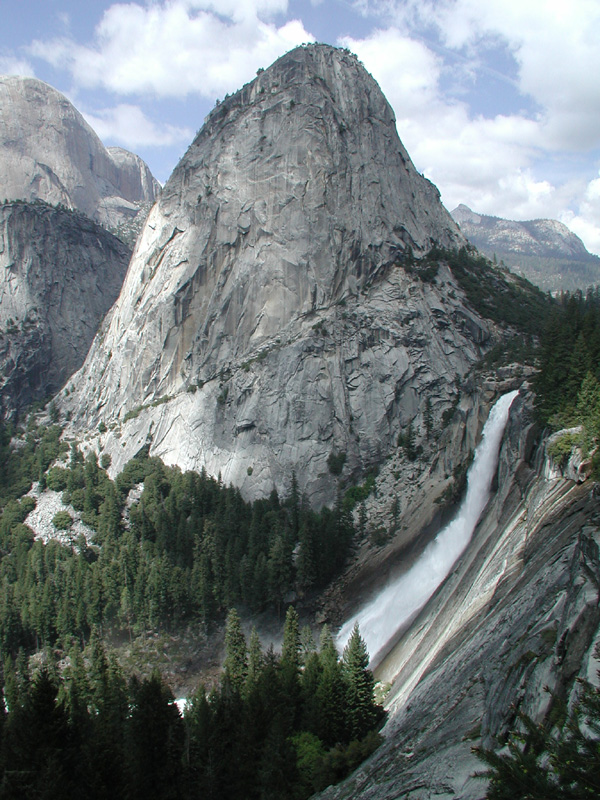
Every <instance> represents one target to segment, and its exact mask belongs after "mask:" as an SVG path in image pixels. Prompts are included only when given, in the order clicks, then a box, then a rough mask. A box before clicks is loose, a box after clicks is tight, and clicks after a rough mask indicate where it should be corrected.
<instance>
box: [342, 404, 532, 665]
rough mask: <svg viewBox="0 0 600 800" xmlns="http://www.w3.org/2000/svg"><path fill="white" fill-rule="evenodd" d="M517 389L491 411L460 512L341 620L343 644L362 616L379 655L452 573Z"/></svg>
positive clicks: (486, 487)
mask: <svg viewBox="0 0 600 800" xmlns="http://www.w3.org/2000/svg"><path fill="white" fill-rule="evenodd" d="M518 394H519V392H518V391H514V392H509V393H508V394H505V395H503V396H502V397H501V398H500V399H499V400H498V401H497V402H496V404H495V405H494V407H493V408H492V410H491V411H490V415H489V417H488V420H487V422H486V424H485V427H484V429H483V434H482V439H481V442H480V443H479V445H478V446H477V449H476V450H475V457H474V459H473V463H472V464H471V466H470V468H469V472H468V475H467V493H466V495H465V497H464V499H463V501H462V503H461V505H460V508H459V510H458V513H457V515H456V517H455V518H454V519H453V520H452V522H450V523H448V525H446V527H445V528H443V529H442V530H441V531H440V532H439V533H438V535H437V536H436V537H435V539H434V540H433V541H432V542H430V543H429V544H428V545H427V547H426V548H425V550H424V551H423V554H422V555H421V556H420V558H419V559H418V560H417V561H416V563H415V564H414V565H413V566H412V567H411V568H410V569H409V570H408V572H405V573H404V574H403V575H401V576H400V577H399V578H397V579H396V580H395V581H393V582H392V583H390V584H389V585H388V586H386V587H385V588H384V589H383V590H382V591H381V592H380V593H379V594H377V595H376V596H375V597H374V598H373V600H371V601H370V602H369V603H368V604H367V605H366V606H364V607H363V608H362V609H361V610H360V611H359V612H358V613H357V614H356V615H355V616H353V617H352V618H351V619H349V620H348V621H347V622H345V623H344V625H342V627H341V629H340V632H339V634H338V636H337V645H338V648H339V649H340V650H342V649H343V647H344V646H345V645H346V643H347V641H348V639H349V637H350V634H351V632H352V629H353V628H354V625H355V624H356V622H358V624H359V626H360V632H361V635H362V637H363V639H364V640H365V642H366V644H367V648H368V650H369V653H370V654H371V656H372V657H374V656H375V655H377V653H379V651H380V650H381V648H382V647H383V646H384V645H385V644H387V643H388V642H389V641H390V639H392V637H393V636H394V635H395V634H396V633H397V632H398V631H399V629H400V628H401V627H402V626H403V625H404V624H405V623H406V622H408V620H409V619H410V618H411V617H413V616H414V615H415V614H416V613H417V611H419V609H421V608H422V607H423V606H424V605H425V603H426V602H427V600H429V598H430V597H431V596H432V594H433V593H434V592H435V590H436V589H437V587H438V586H439V585H440V584H441V583H442V581H443V580H444V579H445V578H446V577H447V576H448V574H449V573H450V570H451V569H452V567H453V566H454V564H455V562H456V560H457V559H458V558H459V556H460V555H461V554H462V553H463V551H464V550H465V548H466V546H467V545H468V543H469V541H470V540H471V536H472V535H473V531H474V530H475V527H476V525H477V523H478V521H479V517H480V516H481V513H482V511H483V509H484V508H485V506H486V504H487V502H488V499H489V496H490V487H491V484H492V478H493V477H494V473H495V471H496V467H497V464H498V454H499V452H500V443H501V441H502V435H503V433H504V428H505V427H506V422H507V420H508V412H509V410H510V407H511V405H512V402H513V400H514V399H515V397H516V396H517V395H518Z"/></svg>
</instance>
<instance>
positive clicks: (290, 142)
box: [68, 45, 489, 504]
mask: <svg viewBox="0 0 600 800" xmlns="http://www.w3.org/2000/svg"><path fill="white" fill-rule="evenodd" d="M463 242H464V240H463V238H462V236H461V234H460V232H459V230H458V228H457V226H456V225H455V223H454V222H453V220H452V219H451V217H450V215H449V214H448V213H447V212H446V210H445V209H444V208H443V206H442V204H441V203H440V199H439V193H438V191H437V189H436V188H435V187H434V186H433V185H432V184H431V183H430V182H429V181H427V180H426V179H425V178H423V177H422V176H421V175H419V174H418V173H417V172H416V170H415V168H414V166H413V164H412V162H411V160H410V158H409V156H408V154H407V152H406V150H405V149H404V147H403V146H402V143H401V142H400V140H399V138H398V135H397V132H396V125H395V120H394V117H393V113H392V111H391V109H390V106H389V105H388V103H387V101H386V100H385V98H384V96H383V95H382V93H381V91H380V89H379V87H378V86H377V84H376V83H375V81H374V80H373V79H372V77H371V76H370V75H369V74H368V73H367V72H366V71H365V70H364V68H363V67H362V65H361V64H360V63H359V62H358V60H357V59H356V58H355V57H354V56H352V55H350V54H349V53H347V52H344V51H341V50H336V49H335V48H332V47H329V46H325V45H309V46H306V47H301V48H297V49H296V50H293V51H291V52H290V53H288V54H286V55H285V56H283V57H282V58H280V59H279V60H278V61H277V62H276V63H275V64H274V65H273V66H272V67H270V68H269V69H268V70H266V71H264V72H262V73H261V74H259V75H258V77H257V78H256V79H255V80H254V81H252V82H251V83H249V84H248V85H246V86H244V87H243V88H242V89H241V90H240V91H239V92H237V93H236V94H234V95H233V96H231V97H229V98H227V99H226V100H225V101H224V102H223V103H221V104H220V105H219V106H217V107H216V108H215V109H214V110H213V112H212V113H211V114H210V115H209V117H208V118H207V120H206V123H205V125H204V127H203V128H202V130H201V131H200V132H199V134H198V136H197V137H196V139H195V141H194V142H193V144H192V145H191V146H190V148H189V150H188V152H187V153H186V154H185V156H184V157H183V158H182V160H181V162H180V163H179V165H178V166H177V167H176V169H175V171H174V173H173V175H172V176H171V178H170V179H169V181H168V182H167V184H166V185H165V187H164V190H163V193H162V197H161V199H160V201H159V203H157V205H156V206H155V207H154V209H153V210H152V212H151V214H150V216H149V218H148V220H147V223H146V227H145V230H144V232H143V234H142V236H141V238H140V239H139V240H138V244H137V248H136V250H135V252H134V255H133V258H132V262H131V265H130V268H129V271H128V275H127V278H126V281H125V284H124V286H123V291H122V292H121V296H120V297H119V300H118V302H117V303H116V304H115V306H114V308H113V310H112V312H111V314H110V316H109V317H108V318H107V321H106V324H105V325H104V327H103V329H102V330H101V331H100V333H99V335H98V337H97V339H96V341H95V343H94V345H93V347H92V349H91V352H90V356H89V358H88V360H87V362H86V364H85V366H84V368H83V370H82V371H81V373H80V374H79V375H78V376H77V379H76V381H75V383H76V385H77V392H76V395H75V396H74V397H73V398H71V399H70V400H69V402H68V407H69V409H70V410H71V411H72V412H73V418H74V424H75V427H76V428H84V427H85V428H88V429H95V428H96V427H97V426H98V424H99V422H100V421H101V420H103V421H104V422H105V424H107V426H111V425H112V427H113V429H114V431H115V433H114V434H111V435H107V436H106V437H105V438H104V439H103V442H102V445H103V447H105V448H106V449H107V450H108V451H109V452H111V455H112V457H113V465H114V469H115V470H118V469H119V468H120V467H121V466H122V465H123V463H124V461H125V460H126V459H127V458H129V457H131V455H133V453H135V452H136V451H137V450H138V449H139V448H140V447H142V446H144V445H145V444H147V443H151V450H150V452H151V453H153V454H156V455H159V456H161V457H162V458H163V459H164V460H165V461H166V462H167V463H177V464H179V465H181V466H182V467H183V468H197V469H199V468H201V467H203V466H204V467H206V468H207V470H208V471H209V472H210V473H212V474H215V475H216V474H217V473H218V472H220V473H221V475H222V477H223V480H225V481H227V482H230V481H231V482H233V483H235V484H237V485H239V486H240V487H241V488H242V491H243V493H244V494H245V495H246V496H247V497H253V496H258V495H261V494H268V492H269V491H270V490H271V489H272V487H273V486H276V487H277V488H278V489H282V488H283V489H285V488H286V487H287V486H289V481H290V480H291V475H292V471H293V470H295V471H296V473H297V476H298V481H299V484H300V487H301V489H303V490H305V491H307V493H308V495H309V496H310V498H311V500H312V501H313V502H314V503H316V504H319V503H322V502H324V501H328V502H331V501H332V499H333V497H334V494H335V486H336V481H337V479H336V477H335V476H334V475H332V474H331V473H330V471H329V468H328V463H327V459H328V457H329V456H330V455H331V454H332V453H333V454H334V455H339V454H341V453H345V454H346V462H345V466H344V471H345V472H344V474H345V475H346V476H347V477H349V476H354V477H356V478H358V477H359V476H360V475H361V474H364V472H365V471H366V470H367V469H368V468H369V466H371V465H373V464H375V463H377V462H378V461H379V460H380V459H381V457H382V456H383V455H384V454H386V453H387V452H389V449H390V447H391V446H392V445H393V444H394V443H395V440H396V437H397V435H398V431H399V429H400V428H401V427H403V426H404V425H406V424H408V422H410V421H414V422H415V424H418V423H419V422H420V420H421V417H420V415H421V413H422V407H423V403H424V400H425V398H426V397H427V396H429V397H430V398H431V400H432V406H433V412H434V414H437V415H438V419H439V417H441V413H442V410H443V409H444V408H445V407H446V406H447V404H448V402H449V398H450V396H451V394H452V389H451V386H452V384H453V383H454V381H455V379H456V376H457V375H458V376H461V375H464V374H465V373H466V372H467V371H468V370H469V369H470V368H471V366H472V365H473V363H474V362H475V361H476V360H477V359H478V358H479V357H480V355H481V346H482V344H484V343H485V341H486V340H487V338H488V336H489V329H488V325H487V323H485V322H483V321H482V320H481V319H480V318H479V317H478V316H477V315H476V314H475V313H474V312H473V311H472V310H471V309H469V308H468V306H467V305H466V304H465V302H464V296H463V295H462V293H461V291H460V289H459V288H458V287H457V285H456V284H455V282H454V279H453V277H452V275H451V273H450V272H449V271H448V270H447V269H446V270H445V269H443V268H441V269H440V270H439V272H438V274H437V277H435V279H434V280H431V281H428V282H427V281H421V280H416V279H415V277H414V276H413V275H411V274H410V273H409V271H408V270H407V269H405V268H404V267H403V265H405V264H407V263H410V261H411V258H412V254H413V253H414V254H415V255H423V254H424V253H426V252H427V251H428V250H429V249H430V248H431V246H432V245H433V244H434V243H437V244H439V245H441V246H443V247H452V246H457V245H460V244H462V243H463ZM157 401H159V402H157ZM116 434H119V438H117V435H116Z"/></svg>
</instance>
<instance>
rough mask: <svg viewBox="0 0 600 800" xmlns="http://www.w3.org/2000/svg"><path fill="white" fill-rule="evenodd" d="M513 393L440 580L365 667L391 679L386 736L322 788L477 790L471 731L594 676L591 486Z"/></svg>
mask: <svg viewBox="0 0 600 800" xmlns="http://www.w3.org/2000/svg"><path fill="white" fill-rule="evenodd" d="M537 437H538V432H537V431H536V428H535V425H534V423H533V416H532V412H531V396H530V395H528V394H527V392H526V391H525V390H524V396H523V397H521V398H517V400H516V401H515V403H514V405H513V408H512V410H511V416H510V418H509V423H508V426H507V430H506V432H505V440H504V444H503V447H502V450H501V454H500V462H499V465H498V476H497V491H496V494H495V496H494V498H493V499H492V500H491V501H490V503H489V505H488V507H487V509H486V512H485V513H484V516H483V518H482V519H481V521H480V524H479V526H478V528H477V530H476V532H475V535H474V538H473V540H472V541H471V543H470V545H469V546H468V548H467V550H466V552H465V553H464V555H463V556H462V557H461V559H460V561H459V562H458V563H457V565H456V566H455V568H454V570H453V572H452V573H451V574H450V576H449V577H448V578H447V580H446V581H445V582H444V583H443V584H442V585H441V586H440V588H439V589H438V591H437V592H436V593H435V594H434V596H433V597H432V598H431V600H430V601H429V602H428V603H427V604H426V605H425V606H424V608H423V609H422V610H421V612H420V613H419V614H418V616H417V618H416V619H415V620H414V621H413V622H412V623H411V624H410V626H409V627H408V629H407V630H406V631H405V632H404V633H402V635H401V636H400V638H399V640H398V641H397V643H396V645H395V646H394V647H392V649H391V650H390V652H389V653H388V655H387V657H386V658H384V659H383V661H381V663H380V664H379V665H378V667H377V669H376V675H377V677H378V678H379V679H380V680H381V681H382V682H384V683H385V684H389V685H390V687H391V688H390V691H389V694H388V698H387V706H388V708H389V711H390V718H389V721H388V723H387V725H386V728H385V729H384V734H385V741H384V743H383V745H382V746H381V748H380V749H379V750H378V751H377V752H376V753H375V754H374V756H373V757H372V758H371V759H370V760H369V761H368V762H366V763H365V765H363V766H362V767H361V768H360V769H359V771H358V772H357V773H355V774H354V775H353V776H352V778H351V779H349V781H348V782H346V783H345V784H342V785H340V786H339V787H335V788H332V789H329V790H327V791H326V792H325V793H323V795H322V796H323V798H327V800H333V798H341V797H343V798H346V799H349V798H353V797H357V798H358V797H360V798H361V800H365V799H367V798H370V799H372V800H387V799H389V800H391V798H394V800H396V799H397V798H413V800H416V798H420V799H421V800H425V798H436V800H442V798H443V799H444V800H446V799H447V800H450V798H453V800H476V799H478V798H482V797H483V796H484V794H485V781H482V780H481V779H479V778H475V777H473V776H474V773H476V772H478V771H482V770H483V769H484V767H483V765H482V763H481V762H479V761H478V759H477V758H476V756H475V755H474V754H473V752H472V747H473V746H474V745H480V744H482V745H483V746H485V747H494V748H500V747H501V746H502V744H503V743H504V741H505V738H506V735H507V733H508V732H509V731H510V730H511V729H512V728H513V726H514V725H515V723H516V720H517V712H518V711H524V712H525V713H527V714H529V715H530V716H532V717H533V718H534V719H536V720H539V721H542V720H543V719H544V718H545V717H546V715H547V714H548V712H549V710H550V707H551V704H552V697H551V695H550V694H549V693H548V692H546V691H545V690H544V687H546V686H547V687H549V689H550V690H551V691H552V692H553V693H555V694H556V695H558V696H559V697H562V698H563V699H568V698H569V697H570V696H571V693H572V692H573V691H574V690H575V687H576V678H577V677H583V678H586V679H588V680H592V681H595V680H596V679H597V676H596V670H597V668H598V662H597V660H596V659H595V658H594V651H595V647H596V645H597V644H598V641H600V610H599V601H600V556H599V551H598V545H599V543H600V513H599V510H598V509H599V506H598V497H597V488H595V487H594V485H591V484H590V483H583V484H577V483H576V482H573V481H569V480H565V479H564V478H562V476H561V475H560V474H559V473H558V471H557V470H556V469H555V468H554V467H553V466H552V464H551V462H549V461H548V459H547V458H546V457H545V445H544V442H543V441H542V442H541V443H539V442H538V441H537Z"/></svg>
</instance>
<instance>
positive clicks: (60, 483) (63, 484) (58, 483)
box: [46, 467, 69, 492]
mask: <svg viewBox="0 0 600 800" xmlns="http://www.w3.org/2000/svg"><path fill="white" fill-rule="evenodd" d="M68 478H69V474H68V471H67V470H66V469H63V468H62V467H52V469H50V470H48V474H47V476H46V486H47V487H48V488H49V489H52V491H53V492H62V491H64V490H65V489H66V488H67V481H68Z"/></svg>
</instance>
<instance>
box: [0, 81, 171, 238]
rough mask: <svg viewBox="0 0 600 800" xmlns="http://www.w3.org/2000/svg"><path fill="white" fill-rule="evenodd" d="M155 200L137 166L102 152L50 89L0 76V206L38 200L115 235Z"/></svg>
mask: <svg viewBox="0 0 600 800" xmlns="http://www.w3.org/2000/svg"><path fill="white" fill-rule="evenodd" d="M159 192H160V186H159V184H158V183H157V181H156V180H155V179H154V178H153V176H152V173H151V172H150V170H149V168H148V166H147V165H146V164H145V163H144V162H143V161H142V159H141V158H139V156H136V155H134V154H133V153H130V152H128V151H127V150H123V149H122V148H120V147H115V148H108V149H107V148H106V147H105V146H104V145H103V144H102V142H101V141H100V139H99V138H98V136H97V135H96V134H95V133H94V131H93V130H92V129H91V128H90V126H89V125H88V124H87V122H86V121H85V120H84V118H83V117H82V115H81V114H80V113H79V111H77V109H76V108H74V106H73V105H72V104H71V103H70V102H69V101H68V100H67V98H66V97H64V95H62V94H61V93H60V92H57V91H56V89H53V88H52V87H51V86H48V84H46V83H43V81H40V80H37V79H36V78H22V77H18V76H16V75H3V76H0V201H1V200H3V199H6V200H26V201H33V200H43V201H44V202H46V203H50V204H51V205H63V206H66V207H67V208H71V209H77V210H78V211H82V212H83V213H84V214H86V215H87V216H88V217H90V218H91V219H94V220H96V222H99V223H100V224H101V225H103V226H105V227H108V228H116V227H118V226H119V225H121V224H123V223H125V222H127V221H129V220H131V219H132V218H134V217H135V216H136V215H137V214H138V212H139V210H140V207H142V206H144V205H146V206H147V205H148V204H151V203H153V202H154V200H155V199H156V197H157V195H158V194H159Z"/></svg>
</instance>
